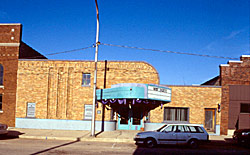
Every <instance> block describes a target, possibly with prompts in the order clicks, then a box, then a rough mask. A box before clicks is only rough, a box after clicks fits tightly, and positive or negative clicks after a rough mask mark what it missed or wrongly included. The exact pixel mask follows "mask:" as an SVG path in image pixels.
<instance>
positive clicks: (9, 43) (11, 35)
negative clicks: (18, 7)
mask: <svg viewBox="0 0 250 155" xmlns="http://www.w3.org/2000/svg"><path fill="white" fill-rule="evenodd" d="M20 38H21V25H20V24H11V25H7V24H0V64H1V65H2V66H3V68H4V80H3V86H0V93H1V94H2V98H3V101H2V102H3V103H2V104H3V107H2V111H1V112H0V122H1V123H5V124H7V125H8V126H10V127H14V126H15V107H16V87H17V68H18V53H19V44H20ZM13 43H14V44H13Z"/></svg>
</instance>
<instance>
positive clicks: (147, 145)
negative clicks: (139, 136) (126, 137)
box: [144, 138, 156, 148]
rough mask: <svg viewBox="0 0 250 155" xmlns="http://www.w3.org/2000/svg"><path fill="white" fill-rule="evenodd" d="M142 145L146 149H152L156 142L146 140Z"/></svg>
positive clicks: (149, 139) (150, 139)
mask: <svg viewBox="0 0 250 155" xmlns="http://www.w3.org/2000/svg"><path fill="white" fill-rule="evenodd" d="M144 145H145V146H146V147H148V148H153V147H155V146H156V141H155V139H153V138H147V139H146V140H145V141H144Z"/></svg>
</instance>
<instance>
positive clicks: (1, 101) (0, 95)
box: [0, 94, 3, 111]
mask: <svg viewBox="0 0 250 155" xmlns="http://www.w3.org/2000/svg"><path fill="white" fill-rule="evenodd" d="M0 111H3V96H2V94H0Z"/></svg>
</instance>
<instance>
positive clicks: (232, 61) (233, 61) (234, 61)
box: [228, 60, 243, 63]
mask: <svg viewBox="0 0 250 155" xmlns="http://www.w3.org/2000/svg"><path fill="white" fill-rule="evenodd" d="M228 63H243V61H237V60H229V61H228Z"/></svg>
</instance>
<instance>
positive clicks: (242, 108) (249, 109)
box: [240, 103, 250, 113]
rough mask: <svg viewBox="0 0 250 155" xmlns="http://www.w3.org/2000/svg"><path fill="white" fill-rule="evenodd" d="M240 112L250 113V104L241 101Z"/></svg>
mask: <svg viewBox="0 0 250 155" xmlns="http://www.w3.org/2000/svg"><path fill="white" fill-rule="evenodd" d="M240 113H250V104H247V103H241V104H240Z"/></svg>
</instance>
